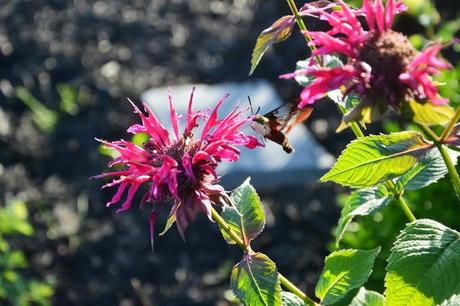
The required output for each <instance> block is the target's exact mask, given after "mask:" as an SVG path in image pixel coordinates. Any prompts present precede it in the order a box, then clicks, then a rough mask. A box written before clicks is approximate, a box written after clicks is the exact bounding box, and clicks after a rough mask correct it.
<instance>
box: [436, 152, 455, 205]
mask: <svg viewBox="0 0 460 306" xmlns="http://www.w3.org/2000/svg"><path fill="white" fill-rule="evenodd" d="M436 146H437V147H438V150H439V152H441V156H442V158H443V159H444V163H445V164H446V167H447V171H449V176H450V180H451V181H452V185H453V186H454V190H455V193H456V194H457V197H458V198H459V199H460V177H459V176H458V172H457V169H456V168H455V165H454V163H453V162H452V159H451V158H450V155H449V152H448V151H447V147H446V146H445V145H443V144H442V143H438V144H437V145H436Z"/></svg>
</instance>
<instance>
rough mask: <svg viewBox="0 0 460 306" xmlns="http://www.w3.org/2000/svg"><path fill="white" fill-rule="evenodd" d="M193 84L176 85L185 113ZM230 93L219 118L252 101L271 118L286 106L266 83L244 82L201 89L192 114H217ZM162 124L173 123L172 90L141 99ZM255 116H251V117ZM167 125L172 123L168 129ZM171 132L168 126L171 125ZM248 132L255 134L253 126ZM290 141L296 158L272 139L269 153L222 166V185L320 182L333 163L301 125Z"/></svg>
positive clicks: (247, 153)
mask: <svg viewBox="0 0 460 306" xmlns="http://www.w3.org/2000/svg"><path fill="white" fill-rule="evenodd" d="M193 86H194V85H178V86H171V87H170V88H171V91H172V94H173V101H174V106H175V108H176V111H177V112H178V113H180V114H186V112H187V106H188V101H189V97H190V92H191V90H192V87H193ZM226 93H230V97H228V98H227V100H226V102H224V103H223V105H222V107H221V109H220V116H221V117H222V116H224V115H225V114H227V113H228V112H230V111H231V110H232V109H233V108H234V107H235V105H236V104H239V105H240V106H242V107H245V106H247V105H248V99H247V97H248V96H250V97H251V101H252V103H253V107H254V108H255V109H257V108H258V107H260V109H261V111H260V113H262V114H263V113H266V112H269V111H270V110H272V109H274V108H276V107H278V106H280V105H282V104H283V103H282V101H281V99H280V97H279V96H278V94H277V93H276V91H275V90H274V88H273V87H272V86H271V85H270V84H269V83H268V82H267V81H262V80H260V81H253V82H245V83H222V84H215V85H196V91H195V98H194V104H193V109H194V110H205V109H213V108H214V106H215V104H216V103H217V101H218V100H219V99H220V98H222V96H224V95H225V94H226ZM141 99H142V101H143V102H146V103H147V104H148V105H149V106H150V107H151V108H152V110H153V111H154V112H155V114H156V115H157V116H158V118H159V119H160V121H161V122H164V123H169V121H170V119H169V104H168V88H167V87H162V88H155V89H151V90H148V91H146V92H144V93H143V94H142V95H141ZM249 115H250V112H248V116H249ZM165 125H166V126H168V124H165ZM168 127H169V126H168ZM245 132H248V133H253V134H255V133H256V132H255V131H253V130H252V129H251V127H250V126H248V127H246V131H245ZM288 136H289V141H290V142H291V144H292V145H293V147H294V148H295V151H294V152H293V153H291V154H287V153H285V152H284V151H283V149H282V147H281V146H280V145H278V144H275V143H273V142H271V141H269V140H267V141H265V144H266V146H265V148H258V149H256V150H248V149H246V148H243V149H242V150H241V158H240V160H239V161H238V162H236V163H223V164H222V165H221V166H220V167H219V173H220V174H222V175H223V177H222V182H223V184H224V186H225V187H226V188H234V187H235V186H237V185H238V184H239V183H240V182H242V181H243V180H244V179H245V178H246V177H247V176H251V177H252V183H253V184H254V185H255V186H256V187H259V188H263V187H265V188H273V187H276V186H279V185H283V184H304V183H308V182H312V181H313V180H316V179H317V178H318V176H319V175H320V174H321V173H323V172H324V171H325V170H326V169H327V168H330V167H331V166H332V164H333V162H334V158H333V157H332V156H331V155H330V154H329V153H328V152H326V150H325V149H324V148H323V147H322V146H321V145H320V144H318V143H317V142H316V140H315V139H314V137H313V136H312V135H311V134H310V133H309V131H308V129H307V128H306V127H305V126H304V125H298V126H297V127H295V128H294V129H293V130H292V131H291V132H290V133H289V135H288Z"/></svg>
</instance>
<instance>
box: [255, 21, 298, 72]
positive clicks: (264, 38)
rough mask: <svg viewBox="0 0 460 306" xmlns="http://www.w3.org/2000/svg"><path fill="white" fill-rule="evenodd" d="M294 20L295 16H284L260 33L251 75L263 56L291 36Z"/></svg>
mask: <svg viewBox="0 0 460 306" xmlns="http://www.w3.org/2000/svg"><path fill="white" fill-rule="evenodd" d="M294 20H295V19H294V16H291V15H288V16H283V17H281V18H280V19H278V20H277V21H275V22H274V23H273V24H272V25H271V26H270V27H269V28H267V29H265V30H263V31H262V33H260V35H259V37H258V38H257V42H256V46H255V47H254V50H253V51H252V57H251V70H250V71H249V75H251V74H253V73H254V70H256V67H257V65H258V64H259V62H260V60H261V59H262V56H263V55H264V54H265V52H267V50H268V49H269V48H270V47H271V46H272V45H273V44H276V43H279V42H281V41H283V40H286V39H287V38H288V37H289V36H290V35H291V32H292V27H293V26H294Z"/></svg>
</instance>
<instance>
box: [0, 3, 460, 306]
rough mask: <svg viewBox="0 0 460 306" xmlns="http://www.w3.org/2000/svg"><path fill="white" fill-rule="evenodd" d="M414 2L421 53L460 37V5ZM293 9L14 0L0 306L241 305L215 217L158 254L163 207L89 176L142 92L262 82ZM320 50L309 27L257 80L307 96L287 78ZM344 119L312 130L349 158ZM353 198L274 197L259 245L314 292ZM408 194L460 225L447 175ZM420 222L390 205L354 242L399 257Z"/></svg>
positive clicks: (326, 190)
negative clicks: (152, 236)
mask: <svg viewBox="0 0 460 306" xmlns="http://www.w3.org/2000/svg"><path fill="white" fill-rule="evenodd" d="M358 2H359V1H354V3H355V4H358ZM301 3H302V2H301V1H298V4H299V5H300V4H301ZM405 3H406V4H407V5H409V7H410V10H409V12H408V13H405V14H404V15H403V16H402V17H401V18H399V19H398V22H397V24H396V28H397V29H399V30H402V31H404V32H405V33H406V34H408V35H409V36H410V38H411V40H412V41H413V42H414V44H415V45H416V46H417V47H419V48H421V47H423V46H424V45H425V44H426V43H427V40H436V39H438V40H442V41H443V42H446V43H448V42H452V41H453V39H454V38H455V37H457V36H458V34H459V30H460V20H459V19H458V17H459V15H460V13H459V10H460V2H458V1H452V0H436V1H432V2H430V1H429V0H406V1H405ZM288 13H289V12H288V10H287V5H286V4H285V2H284V1H278V0H276V1H275V0H270V1H262V0H222V1H219V0H210V1H205V0H171V1H166V0H132V1H127V0H98V1H90V0H73V1H70V0H67V1H64V0H29V1H26V0H10V1H8V0H0V305H100V306H103V305H123V306H130V305H144V306H149V305H171V306H172V305H231V304H232V303H233V302H232V300H233V298H232V296H231V294H230V293H229V291H228V286H229V272H230V270H231V267H232V266H233V264H234V263H235V262H236V261H237V260H238V259H239V257H240V255H241V254H240V251H239V250H238V249H237V248H233V247H229V246H228V245H227V244H226V243H225V242H224V240H223V239H222V238H221V237H220V233H219V232H218V230H217V228H216V226H215V225H214V224H212V223H210V222H208V221H207V220H206V219H205V218H204V217H200V218H198V219H197V221H196V222H195V223H194V224H193V225H192V226H191V227H190V228H189V229H188V232H187V241H186V242H185V243H184V242H183V241H182V240H181V238H180V237H179V235H178V233H177V231H176V230H175V229H174V230H171V231H170V232H169V233H168V234H167V235H166V236H163V237H162V238H157V239H156V245H155V248H156V249H155V252H153V253H152V252H151V251H150V244H149V237H148V235H149V232H148V224H147V216H148V212H147V211H140V210H137V209H131V210H130V211H129V212H127V213H124V214H121V215H117V214H115V212H114V209H108V208H105V205H104V203H106V202H107V200H108V199H109V198H110V195H111V193H112V191H110V190H104V191H101V190H100V189H99V187H100V185H101V182H100V181H90V180H89V177H90V176H92V175H95V174H97V173H99V172H102V171H103V170H104V169H105V166H106V163H107V162H108V161H109V158H108V157H107V156H106V155H104V152H103V151H102V150H101V148H100V146H99V144H98V143H97V142H96V141H95V140H94V137H100V138H104V139H119V138H126V137H127V135H126V132H125V130H126V128H127V127H128V126H129V125H130V124H132V123H134V122H135V121H136V120H137V118H136V116H135V115H133V114H132V111H131V109H130V106H129V104H128V103H127V102H126V97H131V98H133V99H134V100H138V99H137V97H139V95H140V94H141V93H142V92H143V91H145V90H147V89H149V88H154V87H158V86H167V85H176V84H190V83H192V84H193V83H209V84H215V83H220V82H224V81H246V80H247V79H248V76H247V73H248V70H249V58H250V54H251V50H252V48H253V46H254V44H255V41H256V38H257V35H258V33H259V32H260V31H262V30H263V29H264V28H266V27H268V26H269V25H270V24H271V23H272V22H273V21H274V20H276V19H277V18H278V17H280V16H282V15H285V14H288ZM307 24H308V25H309V26H310V28H312V29H320V28H321V27H322V24H321V23H320V22H318V21H316V20H307ZM456 49H457V51H458V48H457V47H456V46H455V45H451V46H447V47H446V48H445V50H444V51H443V55H444V56H445V57H446V58H447V59H448V60H449V61H450V62H451V63H452V64H453V66H454V67H455V69H453V70H452V71H451V72H446V73H444V74H443V75H442V76H440V78H439V80H440V81H442V82H444V83H445V85H444V86H442V89H441V90H442V93H443V94H444V95H445V96H446V97H448V98H450V99H451V101H452V102H453V103H454V104H455V103H459V102H460V90H459V88H460V83H459V82H460V81H459V77H460V66H459V65H458V64H457V62H458V53H457V51H456ZM306 56H308V50H307V49H306V46H305V43H304V41H303V38H302V37H301V35H300V34H298V33H295V34H294V35H292V37H291V38H290V39H289V40H288V41H287V42H285V43H283V44H280V45H278V46H276V47H275V48H274V49H272V50H271V51H270V52H269V53H268V54H267V55H266V56H265V57H264V59H263V60H262V62H261V63H260V65H259V67H258V69H257V70H256V73H255V75H254V76H253V78H264V79H267V80H269V81H270V82H271V83H272V84H273V85H274V86H275V87H276V89H277V90H278V92H279V94H280V95H281V97H282V98H283V100H285V101H288V100H290V99H293V98H294V97H296V96H297V95H298V93H299V92H300V88H299V87H297V85H295V84H294V83H293V82H286V81H280V80H278V77H277V76H278V75H279V74H281V73H285V72H288V71H292V70H293V68H294V67H295V62H296V60H298V59H301V58H305V57H306ZM338 122H339V116H338V114H337V111H336V108H335V106H334V105H333V104H332V102H327V101H325V102H322V103H318V104H317V106H316V107H315V112H314V114H313V116H312V119H311V120H309V122H308V123H307V124H308V126H309V128H310V130H311V131H312V133H313V134H314V135H315V137H316V138H317V140H318V141H319V142H320V143H321V144H322V145H323V146H324V147H325V148H326V149H327V150H328V151H329V152H331V153H332V154H334V155H335V156H337V155H338V154H339V153H340V152H341V150H342V149H343V148H344V146H345V144H346V143H348V142H349V141H350V140H351V139H353V136H352V135H351V133H350V132H349V131H345V132H343V133H341V134H335V132H334V131H335V128H336V127H337V125H338ZM401 128H406V125H405V124H404V122H401V121H398V120H391V121H390V120H387V121H385V122H382V123H381V124H376V125H374V126H372V127H370V132H378V131H386V132H391V131H397V130H399V129H401ZM232 187H234V186H232ZM346 192H347V191H346V190H343V189H341V188H339V187H338V186H335V185H333V184H321V185H320V184H319V183H315V182H311V183H309V184H304V183H303V182H302V183H300V184H297V185H286V186H282V187H280V188H277V189H272V190H270V189H267V190H262V191H261V192H260V194H261V197H262V199H263V201H264V203H265V205H266V207H267V215H268V224H267V228H266V230H265V231H264V233H263V235H262V236H261V237H260V238H259V239H258V240H257V241H256V242H255V248H256V249H258V250H261V251H263V252H264V253H266V254H269V255H270V257H271V258H272V259H273V260H274V261H275V262H276V263H277V265H278V269H279V270H280V271H281V272H282V273H283V274H285V275H287V276H288V277H289V278H290V279H291V280H292V281H294V282H295V283H297V284H299V286H300V287H302V288H303V289H305V290H306V291H308V292H309V293H312V292H313V291H314V284H315V282H316V280H317V278H318V276H319V273H320V272H321V268H322V264H323V258H324V256H325V255H327V253H328V252H329V251H330V250H332V248H333V246H332V244H330V243H329V244H328V242H330V241H332V240H333V234H332V232H333V227H334V226H335V224H336V222H337V220H338V216H339V213H340V203H343V201H344V197H345V196H344V195H342V193H345V194H346ZM407 197H408V199H409V201H410V202H411V206H412V208H413V209H414V212H415V214H416V215H417V216H431V217H432V218H434V219H437V220H439V221H441V222H444V223H445V224H446V225H447V226H453V227H456V226H457V227H458V225H459V224H460V220H459V219H458V217H455V216H458V213H459V211H458V209H457V206H456V205H452V203H455V202H456V199H455V195H454V194H453V192H452V190H451V186H450V183H449V181H448V180H447V179H444V180H442V181H441V182H439V183H437V184H434V185H432V186H430V187H429V188H427V189H425V190H423V191H421V192H413V193H409V194H407ZM405 222H406V220H405V219H404V216H403V215H402V214H401V213H400V212H399V210H398V209H397V208H396V207H392V206H390V207H389V208H387V209H386V210H385V211H384V212H383V213H381V214H377V215H375V216H374V217H372V218H362V219H360V220H359V221H358V222H355V223H353V224H352V226H351V228H350V232H349V233H348V234H347V235H346V236H345V239H344V244H343V246H344V247H347V246H350V247H356V248H372V247H375V246H376V245H382V247H383V254H384V255H385V253H386V252H388V251H389V248H390V246H391V241H392V240H393V239H394V237H395V235H396V234H397V233H398V232H399V230H400V229H401V228H402V227H403V225H404V223H405ZM384 266H385V262H384V261H383V260H380V261H379V262H378V264H377V268H376V269H375V271H374V274H373V277H372V279H371V281H370V283H369V285H368V287H370V288H372V289H376V290H379V291H382V289H383V283H382V281H381V279H382V275H383V273H384ZM377 279H380V281H378V280H377Z"/></svg>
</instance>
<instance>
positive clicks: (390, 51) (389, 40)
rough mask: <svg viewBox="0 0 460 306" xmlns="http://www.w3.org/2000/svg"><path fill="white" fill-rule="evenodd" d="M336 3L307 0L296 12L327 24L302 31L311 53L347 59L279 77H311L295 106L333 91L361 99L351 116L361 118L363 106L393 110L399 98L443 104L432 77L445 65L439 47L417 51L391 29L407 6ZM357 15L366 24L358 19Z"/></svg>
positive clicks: (366, 1) (391, 0)
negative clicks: (323, 28) (324, 28)
mask: <svg viewBox="0 0 460 306" xmlns="http://www.w3.org/2000/svg"><path fill="white" fill-rule="evenodd" d="M325 3H326V4H325ZM337 3H338V5H337V4H336V3H329V2H324V1H322V5H321V6H320V5H318V4H311V3H310V4H308V3H307V4H305V5H304V7H303V8H302V9H301V14H303V15H309V16H316V17H319V18H320V19H321V20H325V21H326V22H327V23H328V24H329V25H330V27H331V29H330V30H328V31H326V32H320V31H319V32H309V33H305V35H310V37H311V39H312V41H311V42H310V44H311V45H313V46H315V47H316V49H315V50H314V52H313V55H315V56H317V57H318V58H324V56H330V55H334V54H338V55H341V56H342V58H346V62H345V64H343V65H339V66H335V67H327V66H326V67H325V66H324V65H318V64H316V65H315V63H313V62H312V63H311V65H310V66H309V67H307V68H305V69H299V70H297V71H296V72H295V73H293V74H288V75H283V76H281V77H282V78H289V77H294V76H299V75H305V76H308V77H311V78H312V79H313V80H314V81H312V82H311V83H310V84H309V85H308V86H306V87H305V89H304V90H303V91H302V93H301V99H302V102H301V104H300V107H303V106H305V105H307V104H313V103H315V102H316V101H317V100H318V99H320V98H322V97H323V96H324V95H325V94H326V93H327V92H329V91H332V90H335V89H341V90H342V92H343V93H344V94H345V95H347V94H350V93H353V94H355V95H358V96H359V97H360V98H361V101H362V102H361V105H360V106H359V107H357V108H356V109H358V110H359V111H355V115H356V114H357V115H358V118H356V117H355V118H351V119H352V120H357V119H362V118H360V117H359V115H360V114H359V113H360V112H361V110H362V109H363V108H364V107H371V108H372V109H373V110H376V109H380V110H386V109H387V107H388V106H390V107H392V108H393V109H398V108H399V106H400V104H401V102H403V101H408V100H410V99H412V100H416V101H417V102H420V103H425V102H431V103H433V104H435V105H441V104H444V103H447V100H446V99H443V98H442V97H440V96H439V94H438V90H437V88H436V86H435V84H434V83H433V81H432V79H431V77H432V75H434V74H436V73H438V71H439V70H440V69H447V68H449V67H450V65H449V64H448V63H446V62H444V61H442V60H440V59H438V58H437V54H438V53H439V51H440V49H441V45H440V44H432V45H431V46H429V47H428V48H426V49H425V50H424V51H423V52H421V53H419V52H418V51H417V50H416V49H415V48H414V47H413V46H412V44H411V43H410V42H409V40H408V39H407V37H406V36H404V35H403V34H401V33H399V32H395V31H393V30H391V26H392V23H393V19H394V16H395V14H398V13H400V12H402V11H404V10H405V9H406V7H405V6H404V4H403V3H402V2H400V1H396V0H388V1H387V2H386V5H383V2H382V0H375V1H373V0H363V5H362V7H361V8H360V9H353V8H351V7H349V6H348V5H347V4H346V3H345V2H344V1H342V0H337ZM362 16H364V18H363V19H364V20H365V22H366V23H367V27H366V28H365V27H364V26H363V24H362V23H361V22H360V18H359V17H362ZM364 20H363V21H364ZM313 60H314V58H312V61H313ZM352 113H353V112H352Z"/></svg>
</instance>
